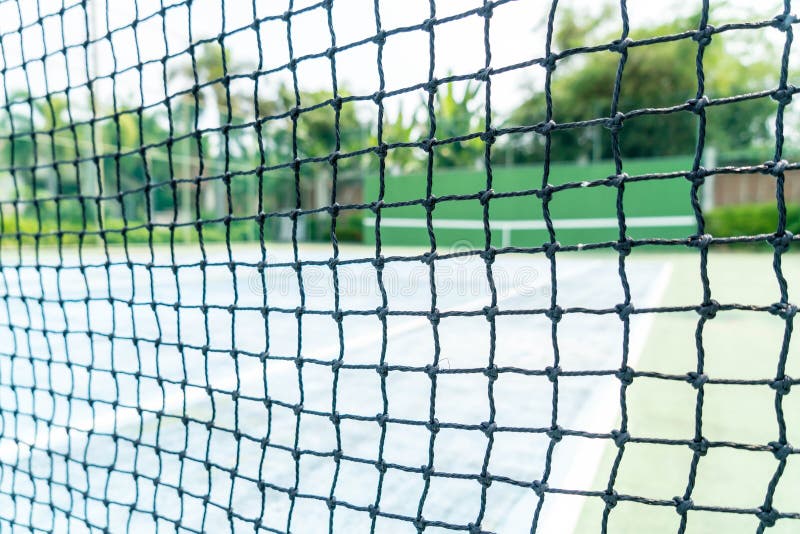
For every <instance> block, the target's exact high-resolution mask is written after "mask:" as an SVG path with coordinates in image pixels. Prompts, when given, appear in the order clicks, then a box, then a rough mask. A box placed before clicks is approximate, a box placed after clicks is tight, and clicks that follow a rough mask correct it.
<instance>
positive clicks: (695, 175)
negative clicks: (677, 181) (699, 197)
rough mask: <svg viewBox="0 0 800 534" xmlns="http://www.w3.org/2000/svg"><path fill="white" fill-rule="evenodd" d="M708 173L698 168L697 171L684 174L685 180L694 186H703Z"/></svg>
mask: <svg viewBox="0 0 800 534" xmlns="http://www.w3.org/2000/svg"><path fill="white" fill-rule="evenodd" d="M709 174H710V173H709V172H708V170H706V169H705V168H703V167H698V168H697V169H695V170H693V171H691V172H689V173H688V174H686V179H687V180H689V181H690V182H692V183H693V184H695V185H698V186H699V185H703V183H705V181H706V176H708V175H709Z"/></svg>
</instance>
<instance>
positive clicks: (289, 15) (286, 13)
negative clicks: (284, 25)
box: [281, 10, 292, 22]
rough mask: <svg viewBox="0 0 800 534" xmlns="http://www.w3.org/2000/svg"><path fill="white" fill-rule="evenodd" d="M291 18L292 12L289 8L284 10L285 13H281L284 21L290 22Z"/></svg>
mask: <svg viewBox="0 0 800 534" xmlns="http://www.w3.org/2000/svg"><path fill="white" fill-rule="evenodd" d="M291 18H292V12H291V11H289V10H286V11H284V12H283V14H282V15H281V20H282V21H283V22H289V19H291Z"/></svg>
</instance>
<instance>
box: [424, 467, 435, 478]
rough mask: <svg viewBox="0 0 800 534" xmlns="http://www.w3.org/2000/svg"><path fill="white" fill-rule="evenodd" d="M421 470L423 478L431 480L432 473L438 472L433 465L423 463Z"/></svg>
mask: <svg viewBox="0 0 800 534" xmlns="http://www.w3.org/2000/svg"><path fill="white" fill-rule="evenodd" d="M420 472H421V473H422V478H423V480H429V479H430V478H431V475H432V474H434V473H435V472H436V470H435V469H434V468H433V466H432V465H421V466H420Z"/></svg>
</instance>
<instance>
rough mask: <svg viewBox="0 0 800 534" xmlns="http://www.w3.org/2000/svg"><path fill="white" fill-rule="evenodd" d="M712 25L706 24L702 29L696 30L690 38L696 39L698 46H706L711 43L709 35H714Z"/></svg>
mask: <svg viewBox="0 0 800 534" xmlns="http://www.w3.org/2000/svg"><path fill="white" fill-rule="evenodd" d="M714 31H715V30H714V26H712V25H710V24H709V25H707V26H706V27H705V28H703V29H702V30H697V31H696V32H694V35H692V39H693V40H695V41H697V44H699V45H700V46H708V45H709V44H710V43H711V36H712V35H714Z"/></svg>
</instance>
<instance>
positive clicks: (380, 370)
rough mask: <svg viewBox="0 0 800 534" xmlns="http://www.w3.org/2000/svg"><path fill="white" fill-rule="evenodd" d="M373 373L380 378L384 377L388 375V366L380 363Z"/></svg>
mask: <svg viewBox="0 0 800 534" xmlns="http://www.w3.org/2000/svg"><path fill="white" fill-rule="evenodd" d="M375 372H376V373H378V374H379V375H380V376H383V377H386V376H387V375H388V374H389V366H388V365H386V364H385V363H382V364H380V365H379V366H377V367H376V368H375Z"/></svg>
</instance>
